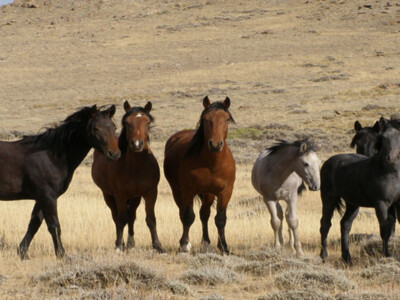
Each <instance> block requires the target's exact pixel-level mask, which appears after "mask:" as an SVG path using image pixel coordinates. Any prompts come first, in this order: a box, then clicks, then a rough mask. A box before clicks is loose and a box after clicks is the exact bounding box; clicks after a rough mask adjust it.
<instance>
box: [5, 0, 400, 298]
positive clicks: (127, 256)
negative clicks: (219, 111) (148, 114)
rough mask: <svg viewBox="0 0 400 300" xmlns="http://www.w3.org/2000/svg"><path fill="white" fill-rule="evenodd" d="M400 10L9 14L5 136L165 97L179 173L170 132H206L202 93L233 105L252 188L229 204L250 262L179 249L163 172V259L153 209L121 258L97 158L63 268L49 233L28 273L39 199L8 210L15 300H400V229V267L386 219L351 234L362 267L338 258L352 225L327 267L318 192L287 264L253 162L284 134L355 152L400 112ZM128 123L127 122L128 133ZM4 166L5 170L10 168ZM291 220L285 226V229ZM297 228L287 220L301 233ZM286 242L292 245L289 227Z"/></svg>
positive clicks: (71, 201)
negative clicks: (91, 109)
mask: <svg viewBox="0 0 400 300" xmlns="http://www.w3.org/2000/svg"><path fill="white" fill-rule="evenodd" d="M399 45H400V2H399V1H390V3H388V2H387V1H375V0H374V1H370V2H365V1H359V0H355V1H345V0H329V1H322V0H321V1H317V0H308V1H297V0H296V1H294V0H293V1H290V0H288V1H272V0H270V1H257V0H248V1H239V0H232V1H215V0H203V1H194V0H187V1H183V0H182V1H180V0H178V1H169V0H164V1H161V0H157V1H144V0H143V1H139V0H137V1H133V0H115V1H111V0H92V1H89V0H81V1H70V0H31V1H25V0H16V1H15V3H14V4H12V5H7V6H4V7H0V137H1V139H3V140H12V139H17V138H19V137H21V136H22V135H23V134H35V133H37V132H38V131H39V130H40V129H41V128H43V127H45V126H50V125H52V124H53V123H54V122H57V121H61V120H63V119H64V118H65V117H66V116H67V115H68V114H70V113H72V112H73V111H75V109H77V108H78V107H81V106H83V105H92V104H95V103H96V104H98V105H103V104H116V105H117V114H116V116H115V120H116V122H117V123H118V125H119V122H120V119H121V116H122V114H123V108H122V103H123V101H124V100H129V101H130V102H131V104H134V105H144V104H145V103H146V101H148V100H151V101H152V102H153V115H154V116H155V118H156V122H155V125H156V127H154V128H153V129H152V132H151V140H152V144H151V147H152V149H153V150H154V152H155V154H156V157H157V159H158V162H159V163H160V164H161V165H162V162H163V147H164V144H165V141H166V139H167V138H168V137H169V136H170V135H171V134H173V133H174V132H176V131H178V130H181V129H183V128H194V127H195V126H196V123H197V121H198V118H199V115H200V113H201V110H202V105H201V99H202V98H203V97H204V96H205V95H209V96H210V99H211V100H212V101H214V100H223V99H224V98H225V96H229V97H230V99H231V100H232V106H231V112H232V114H233V116H234V118H235V120H236V124H235V125H233V126H231V128H230V133H229V139H228V144H229V145H230V147H231V149H232V151H233V154H234V156H235V159H236V162H237V179H236V184H235V188H234V193H233V196H232V199H231V202H230V205H229V208H228V211H227V215H228V222H227V226H226V234H227V242H228V245H229V246H230V248H231V250H232V252H233V253H234V255H230V256H221V255H220V254H219V253H218V252H217V250H216V228H215V226H214V222H213V217H214V215H215V210H213V215H212V216H211V218H210V234H211V239H212V246H213V249H214V251H212V252H211V253H207V254H201V253H198V252H199V248H200V247H199V246H200V238H201V225H200V220H199V217H198V207H197V208H196V214H197V218H196V221H195V223H194V224H193V226H192V228H191V231H190V238H191V242H192V244H193V253H192V254H191V255H181V254H177V253H176V252H177V249H178V240H179V237H180V235H181V223H180V220H179V216H178V209H177V207H176V205H175V203H174V202H173V200H172V196H171V192H170V189H169V186H168V184H167V182H166V180H165V179H164V177H162V178H161V182H160V185H159V196H158V200H157V204H156V216H157V222H158V223H157V227H158V232H159V237H160V241H161V242H162V244H163V246H164V247H165V249H166V250H167V254H162V255H161V254H157V253H154V252H153V250H151V248H150V243H151V242H150V234H149V231H148V229H147V226H146V224H145V221H144V218H145V215H144V209H143V204H142V205H141V206H140V207H139V210H138V218H137V221H136V224H135V240H136V248H135V249H134V250H132V251H130V252H128V253H123V254H120V255H118V254H116V253H115V251H114V240H115V230H114V224H113V222H112V219H111V214H110V211H109V209H108V208H107V206H106V205H105V203H104V201H103V199H102V197H101V193H100V191H99V190H98V189H97V187H96V186H95V185H94V184H93V182H92V179H91V176H90V164H91V155H89V156H88V157H87V159H86V160H85V161H84V163H83V164H82V166H80V167H79V168H78V169H77V171H76V173H75V176H74V179H73V181H72V183H71V186H70V188H69V189H68V191H67V192H66V193H65V194H64V195H63V196H62V197H60V198H59V202H58V203H59V206H58V210H59V216H60V222H61V226H62V238H63V242H64V246H65V248H66V251H67V253H68V255H69V259H66V260H62V261H57V260H56V258H55V256H54V253H53V245H52V242H51V237H50V235H49V234H48V232H47V228H46V226H45V224H43V225H42V228H41V229H40V230H39V232H38V234H37V235H36V236H35V238H34V240H33V242H32V245H31V247H30V249H29V255H30V258H31V259H30V260H29V261H23V262H21V261H20V260H19V258H18V256H17V254H16V248H17V245H18V244H19V242H20V240H21V239H22V237H23V235H24V233H25V231H26V228H27V225H28V221H29V217H30V212H31V210H32V207H33V201H31V200H27V201H14V202H6V201H4V202H1V203H0V298H1V299H58V298H60V299H136V298H137V299H142V298H144V299H187V298H193V299H257V298H258V299H400V296H399V295H400V294H399V293H400V262H399V261H400V254H399V246H400V245H399V241H400V239H399V233H396V236H395V238H394V239H393V240H392V241H391V244H390V247H391V249H392V252H393V254H394V256H393V258H390V259H386V258H384V257H383V255H382V253H381V241H380V238H379V233H378V224H377V221H376V217H375V214H374V211H373V210H368V209H363V210H361V212H360V214H359V216H358V217H357V219H356V220H355V222H354V224H353V228H352V234H353V235H352V242H351V246H350V251H351V253H352V255H353V260H354V266H352V267H347V266H345V265H344V264H343V263H342V261H341V258H340V243H339V236H340V234H339V232H340V229H339V216H338V214H335V217H334V220H333V226H332V229H331V231H330V235H329V238H328V239H329V248H328V250H329V251H330V257H329V259H328V262H327V263H326V264H322V263H321V261H320V259H319V256H318V254H319V247H320V243H319V239H320V236H319V220H320V217H321V201H320V197H319V193H317V192H307V193H305V194H304V195H303V196H302V197H301V198H300V200H299V222H300V224H299V232H300V239H301V241H302V243H303V250H304V252H305V257H304V258H301V259H297V258H295V257H294V256H293V255H292V254H291V253H290V251H289V250H288V249H287V248H285V249H284V250H283V253H282V254H281V253H276V252H275V251H274V250H273V248H272V246H273V232H272V229H271V227H270V224H269V214H268V212H267V209H266V207H265V204H264V203H263V202H262V200H261V199H260V198H259V197H258V195H257V194H256V192H255V191H254V190H253V188H252V186H251V182H250V171H251V167H252V163H253V162H254V160H255V158H256V157H257V155H258V153H259V152H260V150H261V149H263V148H265V147H267V146H269V145H271V144H272V143H273V142H274V141H275V140H276V139H292V140H293V139H298V138H302V137H305V136H309V137H310V138H311V139H313V140H314V141H315V142H316V143H317V144H318V145H319V148H320V150H319V155H320V157H321V158H322V160H325V159H326V158H328V157H329V156H330V155H332V154H334V153H340V152H351V151H353V150H352V149H350V148H349V144H350V141H351V137H352V135H353V124H354V121H355V120H357V119H358V120H360V121H361V123H362V124H363V125H364V124H365V125H367V124H368V125H372V124H373V122H374V121H375V120H377V119H378V118H379V117H380V116H386V117H388V116H390V115H391V114H394V113H398V112H400V102H399V100H398V98H399V95H400V76H399V75H400V59H399V58H400V49H399ZM119 127H120V126H119ZM0 167H1V166H0ZM285 225H286V224H285ZM285 228H287V226H285ZM286 235H287V234H286Z"/></svg>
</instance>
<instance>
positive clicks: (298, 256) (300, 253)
mask: <svg viewBox="0 0 400 300" xmlns="http://www.w3.org/2000/svg"><path fill="white" fill-rule="evenodd" d="M296 257H297V258H302V257H304V253H303V251H299V252H296Z"/></svg>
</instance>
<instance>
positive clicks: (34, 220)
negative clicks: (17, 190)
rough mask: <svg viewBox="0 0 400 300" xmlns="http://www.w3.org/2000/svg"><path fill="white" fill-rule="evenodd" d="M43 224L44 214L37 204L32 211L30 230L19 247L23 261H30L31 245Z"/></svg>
mask: <svg viewBox="0 0 400 300" xmlns="http://www.w3.org/2000/svg"><path fill="white" fill-rule="evenodd" d="M42 222H43V213H42V211H41V208H40V206H39V204H38V203H35V206H34V207H33V210H32V215H31V220H30V221H29V225H28V230H27V232H26V234H25V236H24V238H23V239H22V241H21V243H20V244H19V247H18V254H19V256H20V258H21V259H22V260H23V259H29V257H28V254H27V252H28V248H29V245H30V244H31V242H32V239H33V237H34V236H35V234H36V232H37V231H38V229H39V228H40V225H42Z"/></svg>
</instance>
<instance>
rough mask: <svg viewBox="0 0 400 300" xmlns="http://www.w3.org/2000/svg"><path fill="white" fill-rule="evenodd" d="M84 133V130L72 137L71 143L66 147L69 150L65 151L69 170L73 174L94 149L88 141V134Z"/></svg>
mask: <svg viewBox="0 0 400 300" xmlns="http://www.w3.org/2000/svg"><path fill="white" fill-rule="evenodd" d="M84 128H86V126H84ZM82 131H84V130H80V131H79V132H77V133H75V135H74V136H73V137H71V139H70V143H68V145H67V147H66V149H67V150H66V151H65V156H66V159H67V163H68V169H69V170H71V171H72V172H73V171H74V170H75V169H76V168H77V167H78V166H79V165H80V163H81V162H82V161H83V160H84V158H85V157H86V155H87V154H88V153H89V151H90V149H91V148H92V146H91V145H90V144H89V142H88V140H87V137H86V132H82Z"/></svg>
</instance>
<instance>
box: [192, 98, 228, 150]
mask: <svg viewBox="0 0 400 300" xmlns="http://www.w3.org/2000/svg"><path fill="white" fill-rule="evenodd" d="M218 109H222V110H224V111H225V112H227V113H228V114H229V119H228V121H229V122H232V123H235V120H234V119H233V117H232V115H231V113H230V112H229V110H228V109H227V108H225V106H224V104H223V103H222V102H221V101H216V102H213V103H211V104H210V105H209V106H208V107H207V108H205V109H204V110H203V112H202V113H201V116H200V120H199V122H198V123H197V124H198V127H197V130H196V133H195V134H194V136H193V138H192V140H191V141H190V146H189V149H188V151H187V152H186V156H187V157H191V156H196V155H199V154H200V152H201V149H202V147H203V145H204V115H205V114H207V113H208V112H210V111H211V110H218Z"/></svg>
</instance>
